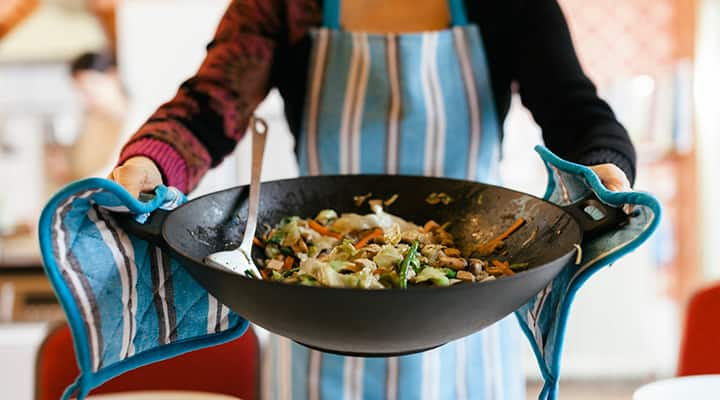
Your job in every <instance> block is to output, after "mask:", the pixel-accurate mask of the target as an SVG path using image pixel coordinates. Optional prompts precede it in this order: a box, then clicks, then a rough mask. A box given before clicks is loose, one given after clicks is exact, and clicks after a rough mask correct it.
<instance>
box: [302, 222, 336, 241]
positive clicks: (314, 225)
mask: <svg viewBox="0 0 720 400" xmlns="http://www.w3.org/2000/svg"><path fill="white" fill-rule="evenodd" d="M308 225H309V226H310V229H312V230H314V231H315V232H317V233H319V234H321V235H323V236H330V237H334V238H336V239H340V238H341V237H342V234H340V233H337V232H333V231H331V230H330V229H328V228H326V227H324V226H322V225H320V224H318V223H317V222H315V221H313V220H310V221H308Z"/></svg>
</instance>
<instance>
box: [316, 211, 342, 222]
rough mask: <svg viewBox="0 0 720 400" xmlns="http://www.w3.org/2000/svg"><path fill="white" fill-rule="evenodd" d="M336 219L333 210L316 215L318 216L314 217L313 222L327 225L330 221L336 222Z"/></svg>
mask: <svg viewBox="0 0 720 400" xmlns="http://www.w3.org/2000/svg"><path fill="white" fill-rule="evenodd" d="M337 217H338V215H337V213H336V212H335V210H322V211H320V212H319V213H318V215H317V216H316V217H315V221H317V222H319V223H321V224H323V225H327V224H328V223H330V221H333V220H336V219H337Z"/></svg>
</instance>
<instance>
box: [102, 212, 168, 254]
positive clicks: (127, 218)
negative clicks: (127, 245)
mask: <svg viewBox="0 0 720 400" xmlns="http://www.w3.org/2000/svg"><path fill="white" fill-rule="evenodd" d="M170 212H171V211H166V210H161V209H157V210H155V211H153V212H152V214H150V216H149V217H148V219H147V221H145V223H144V224H141V223H139V222H137V221H136V220H135V216H134V215H133V214H128V213H115V215H114V217H115V221H116V222H117V224H118V225H119V226H120V227H121V228H122V229H123V230H125V232H127V233H128V234H130V235H133V236H136V237H138V238H140V239H142V240H145V241H147V242H149V243H152V244H154V245H156V246H159V247H161V248H163V249H167V243H166V242H165V239H164V238H163V236H162V228H163V224H165V219H166V218H167V216H168V215H170Z"/></svg>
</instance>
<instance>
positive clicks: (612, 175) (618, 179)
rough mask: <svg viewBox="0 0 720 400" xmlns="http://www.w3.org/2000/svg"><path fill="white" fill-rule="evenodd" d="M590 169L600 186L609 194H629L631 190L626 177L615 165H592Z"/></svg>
mask: <svg viewBox="0 0 720 400" xmlns="http://www.w3.org/2000/svg"><path fill="white" fill-rule="evenodd" d="M590 169H592V170H593V172H595V173H596V174H597V176H598V178H600V181H601V182H602V184H603V185H605V187H606V188H607V189H608V190H610V191H611V192H629V191H631V190H632V189H631V188H630V181H629V180H628V178H627V176H625V173H624V172H623V171H622V170H621V169H620V168H618V167H617V166H616V165H615V164H598V165H592V166H590Z"/></svg>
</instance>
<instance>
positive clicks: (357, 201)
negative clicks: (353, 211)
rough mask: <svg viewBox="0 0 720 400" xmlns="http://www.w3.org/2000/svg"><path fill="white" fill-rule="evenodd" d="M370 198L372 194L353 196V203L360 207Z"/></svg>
mask: <svg viewBox="0 0 720 400" xmlns="http://www.w3.org/2000/svg"><path fill="white" fill-rule="evenodd" d="M371 196H372V193H367V194H364V195H362V196H354V197H353V201H354V202H355V205H356V206H358V207H360V206H361V205H362V203H364V202H365V200H367V199H369V198H370V197H371Z"/></svg>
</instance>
